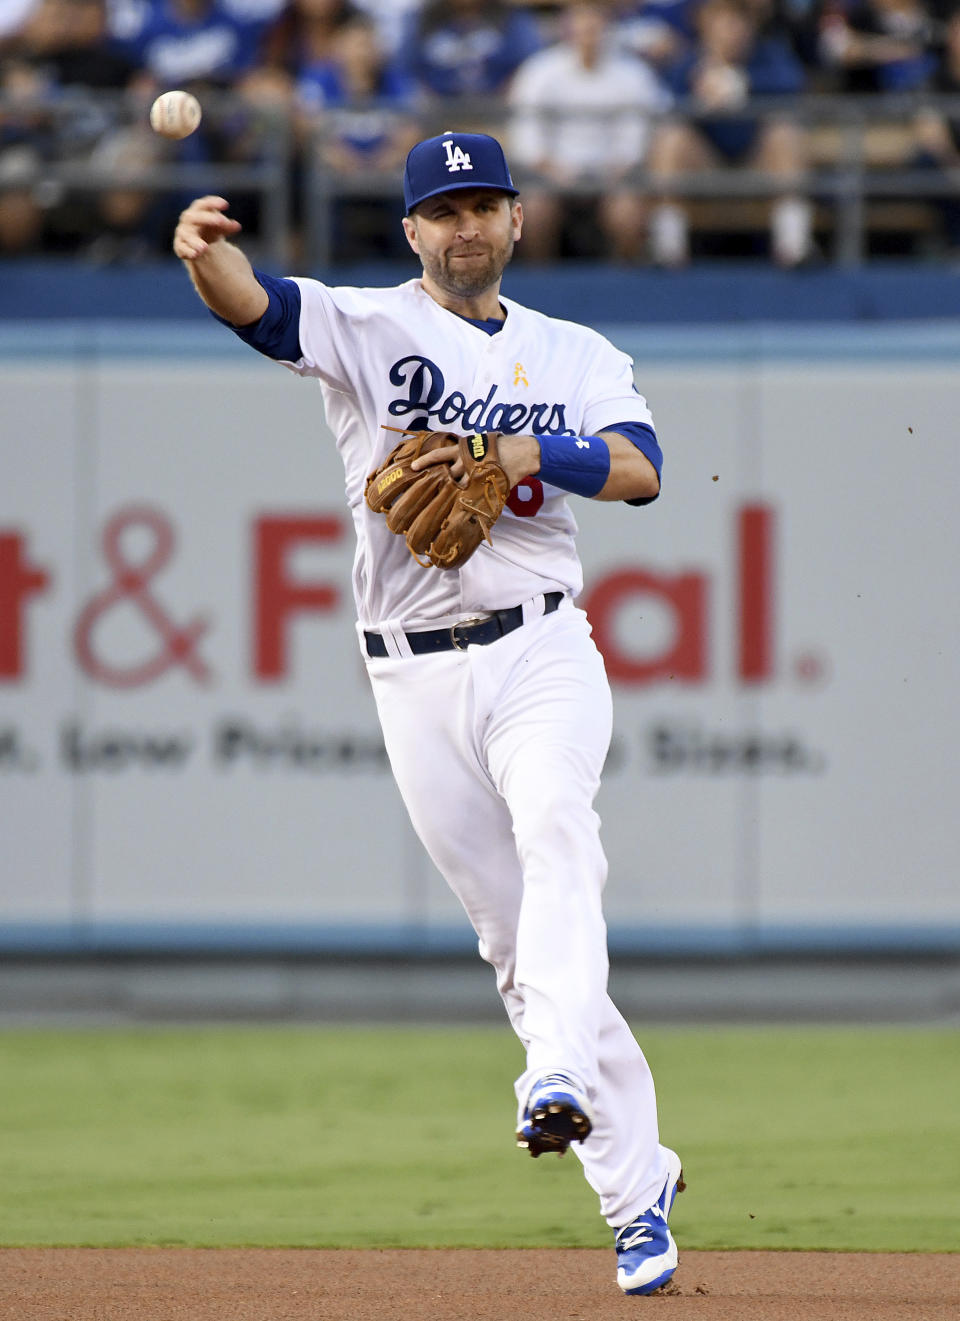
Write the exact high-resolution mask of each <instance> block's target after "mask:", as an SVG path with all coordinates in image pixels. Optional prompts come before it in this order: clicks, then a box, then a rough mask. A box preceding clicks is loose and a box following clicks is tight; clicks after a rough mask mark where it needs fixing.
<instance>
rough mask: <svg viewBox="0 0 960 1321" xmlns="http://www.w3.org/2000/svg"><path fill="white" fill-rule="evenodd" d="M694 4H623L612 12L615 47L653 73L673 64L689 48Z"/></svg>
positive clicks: (662, 0)
mask: <svg viewBox="0 0 960 1321" xmlns="http://www.w3.org/2000/svg"><path fill="white" fill-rule="evenodd" d="M695 13H696V2H695V0H627V3H626V4H624V5H622V6H620V7H619V8H618V9H617V10H616V11H615V12H614V16H613V17H614V28H615V33H616V39H617V43H618V45H619V46H621V47H622V49H623V50H624V51H627V52H629V53H630V54H631V55H639V56H640V58H641V59H643V60H646V61H647V63H648V64H651V65H652V66H653V67H654V68H655V69H658V70H662V69H666V68H669V66H670V65H672V64H676V63H677V62H678V61H679V60H680V59H681V58H682V57H683V55H685V54H686V52H687V51H688V50H690V49H691V47H692V46H693V43H694V40H695V36H696V29H695V25H694V15H695Z"/></svg>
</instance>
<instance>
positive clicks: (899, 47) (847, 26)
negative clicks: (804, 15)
mask: <svg viewBox="0 0 960 1321" xmlns="http://www.w3.org/2000/svg"><path fill="white" fill-rule="evenodd" d="M935 41H936V24H935V23H934V20H933V18H932V16H931V13H930V10H929V9H928V8H927V6H926V4H925V3H924V0H850V3H845V0H827V3H826V4H825V6H824V9H823V12H822V14H821V18H820V57H821V61H822V63H823V65H824V67H825V69H826V70H828V71H830V72H832V74H833V81H834V85H835V90H837V91H842V92H856V93H868V92H909V91H913V90H915V89H916V88H919V87H921V86H922V85H923V84H924V83H925V81H926V80H927V79H928V78H929V77H930V76H931V74H932V73H933V71H934V69H935V67H936V62H937V60H936V55H935V53H934V49H933V48H934V45H935Z"/></svg>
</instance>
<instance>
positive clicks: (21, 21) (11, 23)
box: [0, 0, 40, 53]
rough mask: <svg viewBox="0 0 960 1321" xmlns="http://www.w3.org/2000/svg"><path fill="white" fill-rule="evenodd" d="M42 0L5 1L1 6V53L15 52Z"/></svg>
mask: <svg viewBox="0 0 960 1321" xmlns="http://www.w3.org/2000/svg"><path fill="white" fill-rule="evenodd" d="M39 2H40V0H3V3H2V4H0V53H3V52H9V51H11V50H15V49H16V47H17V41H18V38H19V36H20V33H21V32H22V31H23V28H24V26H25V25H26V23H27V22H28V20H29V19H30V16H31V14H32V13H33V11H34V10H35V9H36V8H37V5H38V4H39Z"/></svg>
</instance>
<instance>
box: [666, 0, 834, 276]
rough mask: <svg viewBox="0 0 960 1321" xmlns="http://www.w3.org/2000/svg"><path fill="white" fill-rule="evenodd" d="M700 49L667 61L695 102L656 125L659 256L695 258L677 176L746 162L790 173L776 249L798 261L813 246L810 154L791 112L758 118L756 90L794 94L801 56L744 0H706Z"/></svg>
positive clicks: (779, 207) (775, 229)
mask: <svg viewBox="0 0 960 1321" xmlns="http://www.w3.org/2000/svg"><path fill="white" fill-rule="evenodd" d="M697 30H698V37H699V43H698V46H697V49H696V50H695V51H694V52H692V53H691V54H690V55H688V56H686V57H685V58H684V59H682V60H681V61H680V62H679V63H678V64H677V65H675V66H674V68H673V69H671V70H670V71H669V81H670V83H671V86H672V89H673V91H674V92H675V93H676V95H677V96H678V97H681V98H684V99H685V100H686V101H687V103H688V105H689V106H690V109H691V115H690V117H689V118H683V119H681V118H675V119H672V120H671V121H670V122H668V123H666V124H664V125H663V126H662V128H661V129H660V130H659V131H658V133H657V135H656V137H655V139H654V142H653V145H652V147H651V151H650V175H651V178H652V179H654V180H655V181H656V182H657V184H658V185H659V189H660V191H661V195H662V200H661V201H660V203H659V204H658V206H657V207H656V209H655V210H654V213H653V215H652V217H651V243H652V255H653V258H654V261H656V262H657V263H658V264H660V265H664V266H681V265H684V264H685V263H686V262H687V261H688V260H689V258H690V240H689V228H688V221H687V215H686V212H685V210H684V207H683V206H682V204H681V202H680V201H679V199H678V198H676V197H671V195H670V185H671V182H672V181H673V180H676V179H682V178H683V177H684V176H685V175H687V176H689V175H691V174H694V173H696V172H697V171H700V170H707V169H711V168H716V167H719V166H722V165H739V164H741V163H748V164H750V165H751V166H752V167H753V168H755V169H757V170H761V171H764V172H766V173H768V174H771V175H774V176H775V177H776V178H777V179H778V180H782V181H783V193H782V195H781V196H779V197H777V198H776V199H775V201H774V203H773V206H772V209H771V214H770V231H771V249H772V255H773V257H774V259H775V260H776V262H777V263H778V264H779V265H781V266H797V265H799V264H801V263H802V262H804V261H806V260H807V259H808V258H809V257H810V255H811V252H812V239H811V224H812V215H811V212H812V209H811V206H810V203H809V201H808V199H806V198H805V197H803V196H801V195H800V193H799V191H798V190H799V186H800V180H801V177H802V174H803V170H804V167H805V163H806V150H805V139H804V135H803V131H802V130H801V129H800V127H799V126H798V125H797V124H796V123H794V122H793V121H792V120H791V118H790V117H789V115H777V116H775V117H774V116H771V117H765V118H764V119H762V120H761V119H759V118H758V117H757V116H756V115H755V114H751V113H750V112H749V110H746V109H744V113H743V114H742V115H738V114H737V113H736V112H737V111H738V110H739V109H741V108H743V107H746V105H747V102H748V100H749V98H750V97H751V96H762V97H770V96H789V95H795V94H797V93H799V92H801V91H802V90H803V88H804V84H805V74H804V70H803V67H802V65H801V64H800V63H799V61H798V60H797V58H796V56H795V55H794V54H793V52H792V50H791V49H790V47H789V46H788V45H787V44H786V42H784V41H783V40H782V39H777V38H774V37H766V38H764V37H761V36H760V35H759V31H758V26H757V22H756V20H755V18H753V17H752V15H751V12H750V11H749V10H748V9H747V8H746V7H745V6H744V5H743V3H741V0H703V3H702V4H701V6H700V9H699V11H698V14H697Z"/></svg>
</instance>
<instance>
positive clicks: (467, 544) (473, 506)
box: [364, 431, 510, 569]
mask: <svg viewBox="0 0 960 1321" xmlns="http://www.w3.org/2000/svg"><path fill="white" fill-rule="evenodd" d="M499 434H500V433H499V432H497V431H488V432H486V433H484V434H480V433H476V434H474V435H471V436H460V435H457V434H456V433H454V432H452V431H405V432H404V433H403V439H402V440H401V441H400V443H399V444H398V445H395V446H394V448H393V449H392V450H391V452H390V454H389V455H388V456H387V458H386V459H385V460H384V462H383V463H381V465H380V467H379V468H377V469H376V470H375V471H374V472H372V473H371V474H370V476H369V477H368V478H367V484H366V486H365V488H364V495H365V497H366V501H367V504H368V505H369V506H370V508H371V509H372V510H373V511H374V513H377V514H385V515H386V519H387V527H388V528H389V529H390V531H391V532H396V533H398V534H399V535H400V536H402V537H405V538H406V541H407V545H408V547H409V548H410V553H411V555H412V556H413V557H414V559H415V560H416V561H417V563H418V564H423V565H424V567H426V566H427V565H429V564H432V565H434V566H435V567H436V568H438V569H458V568H459V567H460V565H461V564H465V563H466V561H467V560H468V559H469V558H470V556H471V555H472V554H473V552H474V551H475V550H476V549H477V547H478V546H479V545H480V543H481V541H489V540H490V529H491V527H492V526H493V524H494V523H495V522H496V521H497V519H498V518H499V517H500V514H501V512H502V510H503V506H504V505H505V504H506V503H507V496H508V495H509V494H510V483H509V481H508V480H507V474H506V473H505V472H504V471H503V469H502V468H501V466H500V462H499V456H498V451H497V437H498V436H499ZM448 445H456V446H457V447H458V449H459V457H460V460H461V462H462V463H463V476H462V477H461V478H459V479H457V478H455V477H454V476H453V473H452V464H450V463H434V464H430V465H429V466H428V467H426V468H422V469H420V470H419V471H414V470H413V469H411V467H410V465H411V464H412V463H413V461H414V459H416V458H419V456H420V455H421V454H426V453H428V452H429V451H430V450H434V449H440V448H442V447H443V446H448Z"/></svg>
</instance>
